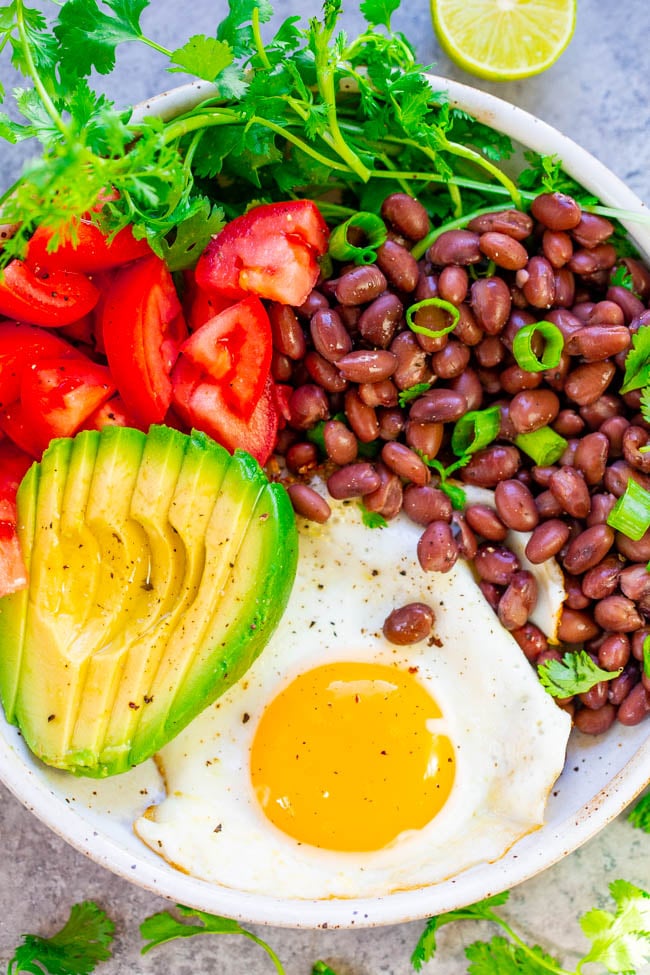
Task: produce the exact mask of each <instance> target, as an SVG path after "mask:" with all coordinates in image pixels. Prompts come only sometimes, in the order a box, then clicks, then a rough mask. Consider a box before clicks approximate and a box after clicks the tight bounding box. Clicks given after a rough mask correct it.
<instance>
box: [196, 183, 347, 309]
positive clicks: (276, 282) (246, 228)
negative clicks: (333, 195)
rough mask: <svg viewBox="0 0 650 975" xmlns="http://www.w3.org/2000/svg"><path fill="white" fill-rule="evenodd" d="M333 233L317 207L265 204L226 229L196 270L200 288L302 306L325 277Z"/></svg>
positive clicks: (305, 202) (294, 202) (299, 203)
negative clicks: (321, 273) (320, 277)
mask: <svg viewBox="0 0 650 975" xmlns="http://www.w3.org/2000/svg"><path fill="white" fill-rule="evenodd" d="M328 234H329V231H328V229H327V224H326V223H325V221H324V220H323V217H322V216H321V214H320V211H319V210H318V208H317V206H316V204H315V203H312V201H311V200H290V201H288V202H287V203H265V204H262V205H261V206H257V207H253V208H252V209H251V210H249V211H248V213H245V214H244V215H243V216H241V217H237V218H236V219H235V220H232V221H231V222H230V223H228V224H226V226H225V227H224V228H223V230H222V231H221V232H220V233H218V234H217V235H216V237H214V238H213V239H212V240H211V241H210V243H209V244H208V246H207V247H206V249H205V250H204V252H203V254H202V255H201V257H200V258H199V261H198V263H197V265H196V272H195V273H196V283H197V284H198V286H199V287H200V288H203V289H204V290H205V291H209V292H217V293H218V294H222V295H225V296H226V297H229V298H244V297H245V296H246V294H248V293H252V294H256V295H259V297H260V298H270V299H271V300H272V301H279V302H281V303H282V304H285V305H302V303H303V302H304V301H305V300H306V298H307V296H308V295H309V292H310V291H311V290H312V288H313V287H314V285H315V284H316V281H317V280H318V275H319V270H320V269H319V266H318V258H319V257H322V255H323V254H324V253H325V251H326V250H327V240H328Z"/></svg>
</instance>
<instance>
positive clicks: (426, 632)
mask: <svg viewBox="0 0 650 975" xmlns="http://www.w3.org/2000/svg"><path fill="white" fill-rule="evenodd" d="M434 622H435V614H434V612H433V610H432V609H431V607H430V606H427V605H426V603H407V604H406V605H405V606H400V607H399V608H398V609H394V610H393V611H392V613H389V614H388V616H387V617H386V619H385V621H384V625H383V634H384V636H385V637H386V639H387V640H388V642H389V643H394V644H396V645H397V646H398V647H407V646H409V645H410V644H412V643H419V642H420V641H421V640H426V639H427V637H429V636H430V635H431V631H432V630H433V624H434Z"/></svg>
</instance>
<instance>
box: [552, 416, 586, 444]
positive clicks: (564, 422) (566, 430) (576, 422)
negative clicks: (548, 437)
mask: <svg viewBox="0 0 650 975" xmlns="http://www.w3.org/2000/svg"><path fill="white" fill-rule="evenodd" d="M584 428H585V421H584V420H583V419H582V417H581V416H580V414H579V413H576V411H575V410H560V412H559V413H558V415H557V416H556V418H555V420H554V421H553V429H554V430H555V431H556V433H559V434H560V436H562V437H577V436H578V434H580V433H582V431H583V430H584Z"/></svg>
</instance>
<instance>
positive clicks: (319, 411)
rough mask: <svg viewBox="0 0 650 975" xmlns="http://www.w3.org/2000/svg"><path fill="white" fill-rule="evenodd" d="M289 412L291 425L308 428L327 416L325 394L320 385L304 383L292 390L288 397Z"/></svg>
mask: <svg viewBox="0 0 650 975" xmlns="http://www.w3.org/2000/svg"><path fill="white" fill-rule="evenodd" d="M289 414H290V423H291V426H292V427H295V428H296V429H297V430H308V429H309V428H310V427H313V426H314V425H315V424H316V423H318V422H319V421H320V420H326V419H327V418H328V416H329V403H328V400H327V396H326V395H325V392H324V390H323V389H321V387H320V386H314V385H312V384H310V383H305V385H303V386H298V387H297V388H296V389H294V390H293V392H292V393H291V396H290V397H289Z"/></svg>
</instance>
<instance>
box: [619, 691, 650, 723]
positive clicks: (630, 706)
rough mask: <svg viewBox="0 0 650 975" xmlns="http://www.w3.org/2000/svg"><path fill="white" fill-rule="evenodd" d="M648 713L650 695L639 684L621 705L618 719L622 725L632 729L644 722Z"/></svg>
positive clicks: (649, 709) (649, 710)
mask: <svg viewBox="0 0 650 975" xmlns="http://www.w3.org/2000/svg"><path fill="white" fill-rule="evenodd" d="M648 713H650V694H649V693H648V691H647V690H646V689H645V687H644V686H643V684H637V685H636V687H633V688H632V690H631V691H630V693H629V694H628V695H627V697H626V698H625V700H624V701H623V702H622V703H621V704H620V705H619V709H618V714H617V717H618V720H619V721H620V722H621V724H623V725H626V726H628V727H630V726H632V725H636V724H639V722H640V721H643V719H644V718H645V716H646V715H647V714H648Z"/></svg>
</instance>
